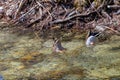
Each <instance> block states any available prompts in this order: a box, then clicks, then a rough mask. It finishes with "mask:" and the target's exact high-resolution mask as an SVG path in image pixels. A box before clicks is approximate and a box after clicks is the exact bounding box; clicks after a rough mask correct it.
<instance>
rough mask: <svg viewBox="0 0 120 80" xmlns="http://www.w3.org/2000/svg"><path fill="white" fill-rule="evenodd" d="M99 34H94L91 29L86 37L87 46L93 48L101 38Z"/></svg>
mask: <svg viewBox="0 0 120 80" xmlns="http://www.w3.org/2000/svg"><path fill="white" fill-rule="evenodd" d="M99 34H100V33H99V32H93V31H92V30H91V29H90V30H89V31H88V34H87V36H86V46H87V47H93V46H95V44H96V42H97V36H99Z"/></svg>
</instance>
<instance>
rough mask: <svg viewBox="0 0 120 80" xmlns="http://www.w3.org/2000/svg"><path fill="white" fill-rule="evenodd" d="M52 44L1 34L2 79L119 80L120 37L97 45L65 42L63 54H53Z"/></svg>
mask: <svg viewBox="0 0 120 80" xmlns="http://www.w3.org/2000/svg"><path fill="white" fill-rule="evenodd" d="M52 45H53V40H52V39H48V40H45V41H44V40H43V39H40V38H39V39H38V38H35V37H33V36H31V35H18V34H17V33H16V34H15V33H14V34H13V33H10V32H9V31H8V30H0V75H2V76H3V78H4V80H120V36H117V35H113V36H112V37H111V38H110V40H107V41H105V42H101V43H97V44H96V46H94V48H93V49H90V48H87V47H86V46H85V40H80V39H72V40H71V41H62V45H63V46H64V47H65V48H66V49H67V50H66V51H65V52H64V53H52Z"/></svg>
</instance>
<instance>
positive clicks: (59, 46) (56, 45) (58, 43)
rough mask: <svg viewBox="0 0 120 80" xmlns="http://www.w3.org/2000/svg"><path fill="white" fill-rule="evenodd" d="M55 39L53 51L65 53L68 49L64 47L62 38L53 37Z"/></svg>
mask: <svg viewBox="0 0 120 80" xmlns="http://www.w3.org/2000/svg"><path fill="white" fill-rule="evenodd" d="M53 41H54V43H53V52H57V53H63V52H64V51H65V50H66V48H64V47H63V46H62V44H61V41H60V39H58V38H53Z"/></svg>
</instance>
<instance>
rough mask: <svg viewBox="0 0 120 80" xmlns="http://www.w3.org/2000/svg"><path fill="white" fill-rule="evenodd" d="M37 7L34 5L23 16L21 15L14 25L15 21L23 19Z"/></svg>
mask: <svg viewBox="0 0 120 80" xmlns="http://www.w3.org/2000/svg"><path fill="white" fill-rule="evenodd" d="M37 6H38V5H35V6H34V7H32V8H31V9H30V10H29V11H28V12H26V13H25V14H23V15H22V16H21V17H19V18H18V19H17V20H16V21H15V22H14V23H16V22H17V21H19V20H20V19H22V18H23V17H25V16H26V15H28V14H29V13H30V12H31V11H32V10H33V9H35V8H36V7H37Z"/></svg>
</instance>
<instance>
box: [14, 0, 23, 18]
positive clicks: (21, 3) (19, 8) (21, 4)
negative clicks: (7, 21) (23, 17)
mask: <svg viewBox="0 0 120 80" xmlns="http://www.w3.org/2000/svg"><path fill="white" fill-rule="evenodd" d="M24 3H25V1H24V0H21V2H20V4H19V7H18V9H17V11H16V12H15V16H14V19H16V16H17V14H18V13H19V11H20V10H21V8H22V6H23V5H24Z"/></svg>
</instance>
